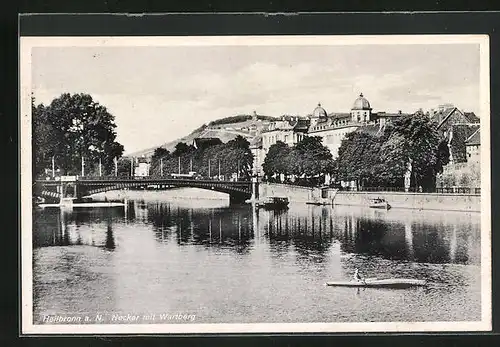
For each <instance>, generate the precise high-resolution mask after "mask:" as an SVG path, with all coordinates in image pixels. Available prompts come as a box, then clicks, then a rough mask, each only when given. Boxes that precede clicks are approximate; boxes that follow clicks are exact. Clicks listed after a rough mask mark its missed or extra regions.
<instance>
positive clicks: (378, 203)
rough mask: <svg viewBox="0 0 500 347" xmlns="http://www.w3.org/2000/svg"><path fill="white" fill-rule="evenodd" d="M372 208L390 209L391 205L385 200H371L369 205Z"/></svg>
mask: <svg viewBox="0 0 500 347" xmlns="http://www.w3.org/2000/svg"><path fill="white" fill-rule="evenodd" d="M369 206H370V208H381V209H386V210H388V209H390V208H391V205H389V203H388V202H387V201H385V199H383V198H376V199H371V200H370V203H369Z"/></svg>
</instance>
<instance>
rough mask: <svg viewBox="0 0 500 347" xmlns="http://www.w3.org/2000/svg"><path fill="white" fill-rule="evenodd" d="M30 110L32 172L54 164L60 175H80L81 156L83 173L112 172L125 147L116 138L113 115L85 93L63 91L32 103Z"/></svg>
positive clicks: (40, 170)
mask: <svg viewBox="0 0 500 347" xmlns="http://www.w3.org/2000/svg"><path fill="white" fill-rule="evenodd" d="M31 112H32V159H33V160H32V164H33V175H34V176H35V177H36V176H40V175H42V174H43V173H45V170H46V169H50V168H51V167H52V162H54V167H55V168H56V169H57V170H58V172H59V174H61V175H79V174H80V173H81V162H82V157H83V158H84V161H85V173H86V174H96V173H97V172H98V170H99V168H98V163H99V160H100V161H101V170H102V171H101V172H102V174H103V175H105V174H111V173H112V172H114V160H115V158H117V159H118V158H120V157H121V156H122V154H123V151H124V147H123V145H121V144H120V143H119V142H117V141H116V132H115V128H116V124H115V122H114V116H113V115H112V114H110V113H109V112H108V110H107V109H106V107H104V106H102V105H100V104H99V103H97V102H95V101H94V100H93V99H92V97H91V96H90V95H88V94H73V95H71V94H69V93H64V94H62V95H61V96H59V97H58V98H56V99H54V100H53V101H52V102H51V103H50V104H49V105H44V104H42V103H41V104H38V105H36V104H35V99H34V98H32V99H31Z"/></svg>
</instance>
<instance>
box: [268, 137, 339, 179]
mask: <svg viewBox="0 0 500 347" xmlns="http://www.w3.org/2000/svg"><path fill="white" fill-rule="evenodd" d="M321 141H322V140H321V137H317V136H310V137H308V136H306V137H304V138H303V139H302V141H300V142H298V143H297V144H296V145H295V146H294V147H292V148H290V147H289V146H288V145H287V144H285V143H284V142H281V141H278V142H276V143H275V144H273V145H272V146H271V147H269V151H268V153H267V155H266V157H265V159H264V163H263V170H264V173H265V175H266V177H267V178H268V179H269V180H272V178H273V177H276V176H279V175H284V177H285V179H288V176H289V175H293V176H294V178H297V179H299V180H301V181H304V183H306V182H307V183H313V184H315V183H318V182H319V181H321V180H320V179H319V178H320V176H323V175H324V174H325V173H329V172H332V170H333V169H334V167H333V159H332V154H331V153H330V150H329V149H328V148H327V147H325V146H323V144H322V143H321Z"/></svg>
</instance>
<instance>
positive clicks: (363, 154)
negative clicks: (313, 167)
mask: <svg viewBox="0 0 500 347" xmlns="http://www.w3.org/2000/svg"><path fill="white" fill-rule="evenodd" d="M379 152H380V143H379V140H378V139H376V138H375V137H374V136H373V135H370V134H367V133H365V132H362V131H354V132H351V133H349V134H347V135H346V138H345V139H344V140H343V141H342V143H341V145H340V148H339V151H338V157H337V160H336V174H337V176H338V177H337V178H338V179H340V180H344V181H356V182H357V184H359V183H360V182H363V181H364V182H365V183H367V184H370V183H369V181H370V179H373V177H375V176H377V172H376V171H375V170H380V167H379V165H380V162H379V161H378V158H379Z"/></svg>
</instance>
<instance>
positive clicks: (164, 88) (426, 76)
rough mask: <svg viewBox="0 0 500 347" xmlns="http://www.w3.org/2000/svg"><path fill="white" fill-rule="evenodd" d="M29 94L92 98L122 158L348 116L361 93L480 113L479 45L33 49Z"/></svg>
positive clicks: (385, 106) (405, 104) (375, 102)
mask: <svg viewBox="0 0 500 347" xmlns="http://www.w3.org/2000/svg"><path fill="white" fill-rule="evenodd" d="M31 59H32V60H31V64H32V65H31V66H32V71H31V73H32V91H33V94H34V96H35V100H36V103H44V104H49V103H50V102H51V101H52V100H53V99H54V98H56V97H58V96H60V95H61V94H62V93H71V94H74V93H87V94H90V95H91V96H92V97H93V99H94V100H95V101H97V102H99V103H100V104H102V105H104V106H106V108H107V109H108V111H109V112H110V113H111V114H112V115H113V116H114V117H115V123H116V125H117V128H116V132H117V134H118V136H117V141H119V142H120V143H121V144H123V145H124V147H125V153H131V152H135V151H138V150H142V149H145V148H150V147H154V146H158V145H161V144H164V143H167V142H170V141H173V140H176V139H178V138H180V137H182V136H185V135H187V134H189V133H190V132H191V131H193V130H194V129H196V128H198V127H199V126H201V125H202V124H205V123H208V122H210V121H212V120H215V119H219V118H223V117H229V116H234V115H237V114H251V113H252V112H253V111H254V110H255V111H256V112H257V113H258V114H263V115H267V116H276V117H278V116H281V115H283V114H290V115H303V116H305V115H307V114H310V113H311V112H312V111H313V109H314V108H315V107H316V105H317V104H318V103H319V102H321V105H322V106H323V107H324V108H325V109H326V110H327V112H349V111H350V109H351V107H352V104H353V102H354V100H355V99H356V98H357V97H358V95H359V94H360V93H361V92H362V93H363V94H364V96H365V97H366V98H367V99H368V100H369V102H370V104H371V107H372V108H373V110H374V112H377V111H386V112H397V111H399V110H401V111H403V112H414V111H416V110H418V109H419V108H422V109H423V110H424V111H425V110H429V109H431V108H436V107H437V106H438V105H439V104H443V103H452V104H454V105H455V106H457V107H459V108H460V109H462V110H464V111H473V112H476V114H478V112H479V61H480V55H479V45H478V44H472V43H471V44H433V45H431V44H418V45H416V44H407V45H401V44H400V45H380V44H377V45H373V44H371V45H370V44H366V45H343V46H342V45H322V46H318V45H312V46H308V45H296V46H242V45H238V46H159V47H154V46H144V47H132V46H129V47H126V46H125V47H116V46H115V47H106V46H99V47H98V46H94V47H92V46H89V47H35V48H33V49H32V58H31Z"/></svg>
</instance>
